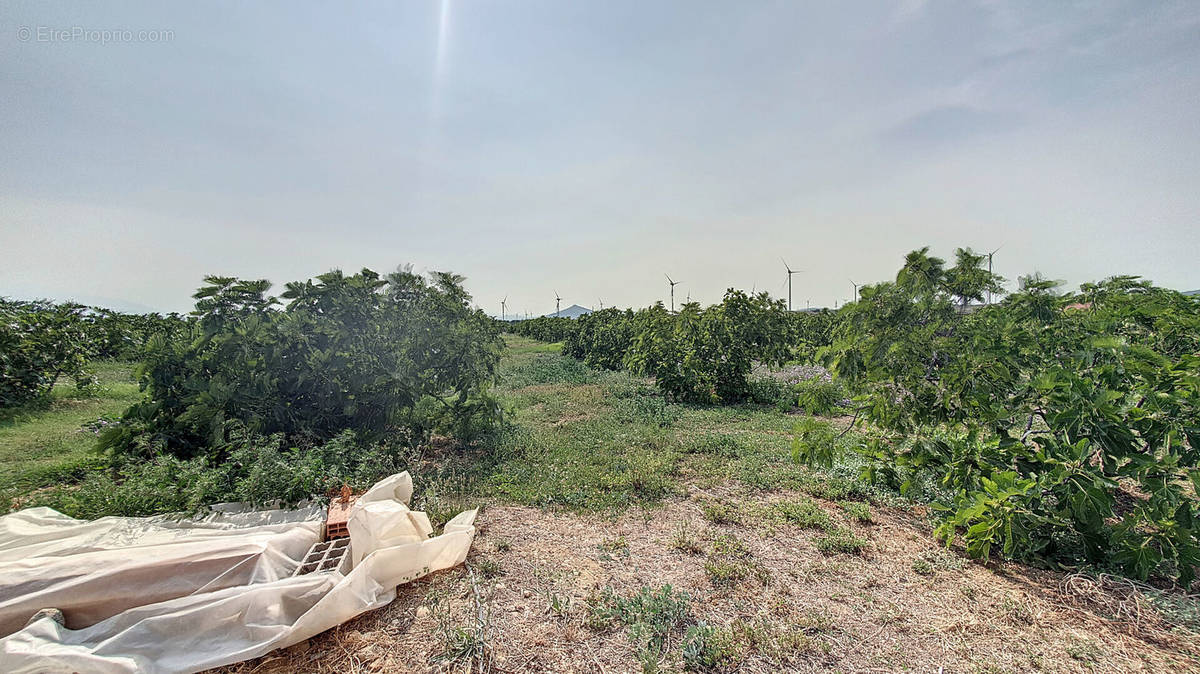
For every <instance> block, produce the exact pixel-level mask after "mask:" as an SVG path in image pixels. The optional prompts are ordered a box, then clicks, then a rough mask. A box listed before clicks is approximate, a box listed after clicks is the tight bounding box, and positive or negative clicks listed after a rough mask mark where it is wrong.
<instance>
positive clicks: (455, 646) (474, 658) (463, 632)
mask: <svg viewBox="0 0 1200 674" xmlns="http://www.w3.org/2000/svg"><path fill="white" fill-rule="evenodd" d="M428 601H429V609H430V613H431V614H432V615H433V617H434V619H435V620H436V622H437V629H436V633H437V636H438V638H439V640H440V641H441V645H442V649H441V652H440V653H439V654H438V655H436V656H435V659H438V660H446V661H451V662H460V661H462V662H467V663H469V664H470V665H471V667H470V668H471V669H473V668H474V666H475V665H476V664H478V665H479V668H480V669H481V670H485V671H486V670H487V669H488V667H489V665H490V660H491V644H489V643H488V638H489V637H490V636H491V629H492V625H491V615H492V602H491V597H490V595H489V596H488V597H487V599H486V600H484V601H482V602H481V600H480V598H479V595H478V594H476V595H475V607H474V610H473V611H471V612H470V613H471V614H472V618H471V619H470V620H469V621H468V623H469V624H468V625H466V626H463V625H459V624H457V623H456V621H455V619H454V616H453V612H452V610H451V608H450V596H449V593H448V592H446V591H445V590H439V591H436V592H433V593H431V594H430V595H429V598H428Z"/></svg>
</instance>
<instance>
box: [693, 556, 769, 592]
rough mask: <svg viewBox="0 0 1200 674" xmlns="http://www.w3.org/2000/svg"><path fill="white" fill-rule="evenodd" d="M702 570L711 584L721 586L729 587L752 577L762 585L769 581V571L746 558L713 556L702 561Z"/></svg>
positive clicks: (767, 583)
mask: <svg viewBox="0 0 1200 674" xmlns="http://www.w3.org/2000/svg"><path fill="white" fill-rule="evenodd" d="M704 572H705V573H707V574H708V578H709V580H710V581H712V584H713V585H717V586H722V587H731V586H733V585H737V584H738V583H740V582H742V581H744V580H750V579H752V578H753V579H754V580H757V581H758V582H759V583H761V584H762V585H764V586H765V585H769V584H770V583H771V572H770V571H768V570H767V568H766V567H765V566H763V565H762V564H759V563H758V562H756V561H754V560H751V559H746V558H733V559H730V558H716V557H714V558H711V559H709V560H708V561H706V562H705V563H704Z"/></svg>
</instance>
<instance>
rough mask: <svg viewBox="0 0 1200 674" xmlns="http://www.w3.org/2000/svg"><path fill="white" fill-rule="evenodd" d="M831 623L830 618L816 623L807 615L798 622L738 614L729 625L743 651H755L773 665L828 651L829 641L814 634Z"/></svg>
mask: <svg viewBox="0 0 1200 674" xmlns="http://www.w3.org/2000/svg"><path fill="white" fill-rule="evenodd" d="M831 625H832V620H828V621H827V622H823V623H821V624H820V626H819V627H818V626H817V623H815V622H814V621H811V620H809V618H808V616H805V617H803V618H801V619H800V620H799V621H798V622H781V621H777V620H762V619H757V620H745V619H741V618H739V619H738V620H735V621H734V622H733V624H732V625H730V633H731V634H732V635H733V638H734V641H735V642H736V643H738V644H741V645H742V647H743V648H745V649H746V650H747V651H751V652H754V653H758V654H759V655H761V656H762V657H764V658H766V659H767V660H769V661H771V662H772V663H773V664H775V665H784V664H786V663H789V662H791V661H793V660H795V659H796V658H798V657H800V656H802V655H807V654H811V653H828V652H829V649H830V646H829V644H828V643H826V642H825V641H823V640H821V639H819V638H818V636H819V635H820V634H822V633H824V632H827V631H829V628H830V626H831Z"/></svg>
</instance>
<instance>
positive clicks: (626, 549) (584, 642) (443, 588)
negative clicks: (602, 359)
mask: <svg viewBox="0 0 1200 674" xmlns="http://www.w3.org/2000/svg"><path fill="white" fill-rule="evenodd" d="M790 498H797V499H805V498H806V497H803V496H800V495H796V494H790V495H789V494H773V495H770V496H767V497H762V496H759V497H753V496H742V497H735V496H734V495H732V494H729V493H721V492H720V491H709V492H707V493H704V492H693V493H692V494H691V496H690V497H689V498H684V499H676V500H673V501H670V502H668V503H667V504H666V505H665V506H663V507H662V508H658V509H654V510H650V511H637V512H629V513H626V514H624V515H622V516H620V517H603V516H579V515H571V514H560V513H550V512H546V511H543V510H539V509H536V508H528V507H514V506H502V505H497V506H491V507H487V508H485V509H484V510H483V511H482V512H481V516H480V519H479V524H480V531H479V536H478V538H477V539H476V542H475V546H474V548H473V551H472V554H471V558H470V559H469V566H470V569H471V571H470V572H468V571H467V569H464V568H458V569H454V570H451V571H448V572H445V573H442V574H438V575H437V576H435V577H432V578H429V579H426V580H424V581H420V582H417V583H413V584H410V585H408V586H404V587H401V588H400V592H399V597H398V598H397V600H396V601H395V602H393V603H392V604H391V605H389V606H388V607H386V608H384V609H381V610H379V611H375V612H373V613H370V614H366V615H364V616H362V617H360V618H359V619H357V620H354V621H352V622H350V623H348V624H346V625H344V626H342V627H341V628H339V629H337V630H334V631H331V632H329V633H327V634H324V635H321V636H320V637H318V638H316V639H313V640H312V641H311V642H309V643H306V644H301V645H300V646H296V647H293V648H291V649H289V650H287V651H284V652H280V653H276V654H273V655H271V656H267V657H266V658H261V659H259V660H256V661H251V662H248V663H242V664H241V665H238V666H236V667H233V668H230V669H228V670H226V671H228V672H251V671H253V672H339V673H346V672H359V671H362V672H379V671H386V672H398V671H467V670H468V669H470V668H471V666H472V662H474V663H475V667H476V671H478V664H479V662H478V657H477V656H479V655H480V654H481V653H485V654H486V659H487V664H488V666H489V667H490V669H491V671H498V672H526V671H529V672H537V671H554V672H596V671H601V672H638V671H642V665H641V663H640V662H639V660H638V653H637V649H636V648H635V646H634V640H633V639H631V637H630V635H629V631H628V630H626V629H624V628H622V627H621V626H619V625H616V626H607V627H604V626H596V625H595V624H594V623H595V620H594V619H593V618H592V616H591V613H590V611H589V609H588V603H589V599H591V601H593V602H594V601H595V600H596V599H595V598H596V597H598V596H601V594H602V593H603V592H605V589H606V588H611V589H612V590H613V591H614V592H615V593H616V594H617V595H621V596H629V595H632V594H634V593H636V592H637V591H639V590H640V589H641V588H643V587H649V588H654V589H657V588H659V587H661V586H662V585H671V586H672V587H673V588H675V589H676V590H681V591H684V592H686V593H687V594H688V595H689V597H690V600H691V612H692V617H693V619H696V620H702V621H704V622H705V623H707V624H709V625H713V626H725V627H728V628H729V629H730V631H729V634H730V635H731V636H732V642H733V644H734V649H735V651H736V654H735V655H734V656H733V657H732V659H730V660H727V661H726V662H725V663H724V668H725V669H733V670H737V671H748V672H771V671H781V670H782V671H802V672H804V671H842V672H875V671H878V672H884V671H886V672H890V671H921V672H939V671H944V672H1009V671H1012V672H1025V671H1047V672H1084V671H1087V672H1110V671H1111V672H1125V671H1152V672H1165V671H1197V670H1200V665H1198V664H1197V662H1198V661H1197V660H1196V659H1195V654H1196V653H1200V647H1198V643H1200V642H1198V641H1197V640H1196V639H1195V638H1194V637H1192V636H1189V635H1186V634H1177V633H1172V632H1170V631H1169V630H1168V629H1167V628H1166V626H1165V625H1163V624H1161V623H1158V622H1156V621H1155V618H1154V616H1153V615H1152V614H1145V615H1143V616H1141V617H1140V618H1138V619H1137V620H1136V621H1134V620H1131V619H1128V618H1127V619H1126V620H1124V621H1119V620H1115V619H1112V614H1113V613H1115V612H1116V608H1115V607H1116V606H1117V604H1116V601H1117V598H1114V597H1097V596H1096V595H1092V597H1091V601H1086V600H1085V598H1084V597H1083V596H1082V594H1081V591H1080V590H1079V588H1064V587H1063V581H1064V576H1062V575H1061V574H1055V573H1051V572H1046V571H1039V570H1033V569H1028V568H1025V567H1021V566H1018V565H1003V566H998V567H993V568H986V567H983V566H980V565H978V564H973V563H968V562H966V561H965V560H963V559H961V558H959V557H958V556H956V555H954V554H953V553H949V552H946V551H944V550H941V549H940V548H939V547H938V546H936V545H935V543H934V542H933V540H932V538H931V536H930V535H929V532H928V529H927V528H926V527H925V526H924V525H923V524H922V523H921V521H920V520H919V519H918V518H917V517H915V516H914V515H913V514H911V513H909V512H906V511H901V510H896V509H883V510H880V509H877V510H876V511H875V512H874V513H873V515H872V519H873V520H874V521H873V523H870V524H862V523H855V524H852V525H851V524H848V523H847V524H846V526H852V527H853V528H854V530H855V531H856V532H857V533H858V534H859V535H860V536H861V537H864V538H866V539H867V540H868V541H869V544H868V546H867V547H866V548H865V549H864V550H863V552H862V553H861V554H846V553H840V552H832V553H825V552H822V551H821V550H819V549H818V547H817V545H816V541H817V539H818V538H819V537H820V536H821V535H822V534H821V532H820V531H819V530H815V529H811V528H802V527H800V526H798V525H795V524H790V523H788V522H780V521H778V520H772V519H770V518H766V517H756V516H753V515H750V516H746V515H741V516H738V518H739V519H741V520H742V521H741V522H724V523H722V524H715V523H713V522H712V521H711V520H712V519H713V517H712V505H713V504H718V503H727V504H728V503H733V504H737V507H736V508H735V510H736V511H737V512H741V513H764V512H770V508H771V507H772V506H771V504H772V503H773V502H778V501H787V500H788V499H790ZM816 503H817V504H818V505H819V506H820V507H821V509H822V510H825V511H826V512H827V513H828V514H829V515H830V517H839V518H841V517H844V516H843V514H842V513H841V512H840V510H839V508H838V506H837V505H836V504H833V503H830V502H826V501H820V500H818V501H816ZM706 509H707V511H708V512H707V513H706ZM706 515H707V516H706ZM718 519H719V518H718ZM847 522H848V520H847ZM706 567H707V568H706ZM729 569H733V572H732V573H727V572H728V571H729ZM738 569H741V572H738ZM472 575H473V576H474V577H475V583H474V584H473V583H472V577H471V576H472ZM727 576H728V577H727ZM1092 589H1094V588H1092ZM478 636H482V638H481V639H480V638H477V637H478ZM679 638H680V637H679V634H675V635H673V636H672V637H669V640H668V643H667V646H666V648H665V649H663V652H664V653H665V654H664V655H661V656H660V657H659V658H657V661H658V664H659V665H661V666H662V668H663V669H665V670H667V671H671V670H678V669H680V668H681V660H680V655H679V654H680V644H679ZM1189 653H1190V654H1192V655H1190V656H1189V655H1188V654H1189ZM456 656H457V659H455V657H456ZM473 656H475V657H474V659H473Z"/></svg>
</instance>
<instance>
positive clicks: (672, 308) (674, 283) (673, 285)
mask: <svg viewBox="0 0 1200 674" xmlns="http://www.w3.org/2000/svg"><path fill="white" fill-rule="evenodd" d="M663 276H667V275H666V274H663ZM667 282H668V283H670V284H671V313H675V286H677V285H679V283H680V282H679V281H674V280H672V279H671V277H670V276H667Z"/></svg>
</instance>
